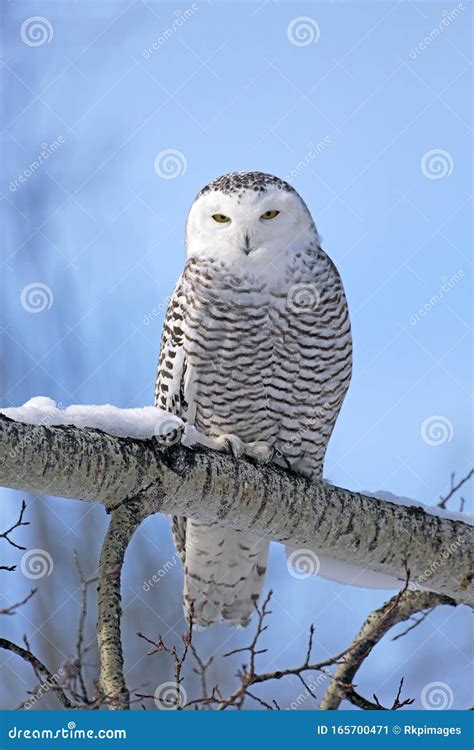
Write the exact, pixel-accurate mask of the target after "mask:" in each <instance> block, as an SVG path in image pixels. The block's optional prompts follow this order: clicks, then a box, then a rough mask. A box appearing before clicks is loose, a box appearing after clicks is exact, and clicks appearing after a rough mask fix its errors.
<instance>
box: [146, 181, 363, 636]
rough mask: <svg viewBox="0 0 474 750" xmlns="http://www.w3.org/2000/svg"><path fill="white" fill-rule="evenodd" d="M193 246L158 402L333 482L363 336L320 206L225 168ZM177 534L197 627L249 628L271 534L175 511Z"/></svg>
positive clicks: (194, 212) (206, 430)
mask: <svg viewBox="0 0 474 750" xmlns="http://www.w3.org/2000/svg"><path fill="white" fill-rule="evenodd" d="M266 214H268V215H270V214H276V216H275V217H270V216H267V215H266ZM216 215H217V216H219V217H221V218H220V219H213V216H216ZM222 217H224V219H228V220H227V221H226V222H224V221H223V220H222ZM267 218H271V219H272V220H271V221H267ZM273 218H274V219H275V220H274V221H273ZM218 221H219V223H217V222H218ZM214 224H215V226H214ZM222 225H223V226H222ZM186 249H187V261H186V265H185V268H184V271H183V274H182V276H181V278H180V280H179V281H178V283H177V285H176V288H175V291H174V294H173V297H172V299H171V302H170V305H169V308H168V312H167V316H166V322H165V326H164V331H163V338H162V344H161V354H160V361H159V367H158V376H157V383H156V403H157V405H158V406H161V407H163V408H165V409H168V410H169V411H172V412H173V413H176V414H179V415H180V416H182V417H183V418H184V419H185V420H186V421H187V422H188V423H189V424H192V425H194V426H195V427H196V428H197V430H199V432H200V433H202V434H203V435H206V436H208V437H210V438H216V439H217V440H218V441H219V440H220V443H219V444H223V437H222V436H225V435H235V436H237V437H238V438H240V440H241V441H244V443H254V442H255V441H263V442H264V443H266V444H268V445H269V446H272V448H274V449H275V450H276V454H275V458H274V460H275V461H276V462H280V463H284V464H286V465H288V464H290V465H291V466H292V468H293V469H294V470H295V471H298V472H300V473H302V474H304V475H306V476H308V477H311V476H315V477H316V476H321V474H322V469H323V461H324V454H325V451H326V447H327V443H328V440H329V437H330V435H331V432H332V429H333V427H334V423H335V420H336V417H337V415H338V412H339V410H340V407H341V404H342V401H343V399H344V396H345V393H346V391H347V388H348V385H349V380H350V375H351V354H352V344H351V334H350V322H349V315H348V309H347V303H346V299H345V295H344V290H343V286H342V282H341V280H340V277H339V274H338V272H337V270H336V268H335V266H334V264H333V263H332V261H331V260H330V259H329V258H328V256H327V255H326V254H325V253H324V251H323V250H322V249H321V247H320V244H319V237H318V234H317V231H316V228H315V226H314V224H313V221H312V219H311V216H310V214H309V211H308V209H307V208H306V206H305V204H304V203H303V201H302V199H301V198H300V197H299V196H298V194H297V193H296V192H295V191H294V189H293V188H292V187H291V186H289V185H287V184H286V183H284V182H283V181H281V180H279V179H278V178H275V177H272V176H271V175H264V174H261V173H257V172H250V173H235V174H231V175H225V176H224V177H222V178H218V179H217V180H215V181H214V182H212V183H210V184H209V185H208V186H206V188H204V189H203V190H202V191H201V193H199V195H198V196H197V198H196V200H195V202H194V204H193V207H192V209H191V212H190V216H189V219H188V223H187V229H186ZM251 450H253V451H254V454H255V455H259V451H260V450H262V449H261V448H260V447H259V446H257V447H255V448H254V449H251V448H250V449H249V451H251ZM173 531H174V535H175V541H176V544H177V546H178V549H179V550H180V553H181V556H182V559H183V562H184V565H185V589H184V598H185V604H186V606H187V607H189V604H190V602H191V601H192V602H193V604H194V612H195V619H196V622H197V624H199V625H209V624H211V623H213V622H218V621H220V620H222V619H224V620H228V621H230V622H231V623H233V624H238V625H245V624H246V623H247V622H248V620H249V618H250V615H251V613H252V611H253V603H254V601H255V600H256V599H258V596H259V594H260V592H261V590H262V586H263V581H264V573H265V568H266V558H267V553H268V541H267V540H265V539H258V538H255V537H253V536H251V535H249V534H245V533H243V532H238V531H231V530H226V529H223V528H220V527H218V526H217V525H209V526H204V525H203V524H197V523H195V522H193V521H190V520H188V519H174V523H173Z"/></svg>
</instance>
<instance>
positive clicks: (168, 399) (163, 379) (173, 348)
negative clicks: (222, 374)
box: [155, 278, 188, 563]
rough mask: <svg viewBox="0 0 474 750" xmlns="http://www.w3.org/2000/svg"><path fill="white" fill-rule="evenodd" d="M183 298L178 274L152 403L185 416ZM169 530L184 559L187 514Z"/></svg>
mask: <svg viewBox="0 0 474 750" xmlns="http://www.w3.org/2000/svg"><path fill="white" fill-rule="evenodd" d="M185 305H186V298H185V294H184V291H183V282H182V278H180V279H179V280H178V282H177V284H176V286H175V288H174V292H173V295H172V297H171V300H170V303H169V305H168V309H167V311H166V318H165V322H164V326H163V333H162V337H161V346H160V357H159V360H158V368H157V374H156V383H155V406H159V407H160V408H161V409H166V411H169V412H170V413H171V414H176V416H178V417H181V419H183V420H184V421H186V419H187V412H188V403H187V401H186V394H185V389H186V373H187V370H188V366H187V362H186V355H185V352H184V330H183V326H184V309H185ZM172 530H173V536H174V540H175V544H176V548H177V550H178V552H179V555H180V557H181V559H182V561H183V563H184V556H185V549H186V518H182V517H181V516H173V517H172Z"/></svg>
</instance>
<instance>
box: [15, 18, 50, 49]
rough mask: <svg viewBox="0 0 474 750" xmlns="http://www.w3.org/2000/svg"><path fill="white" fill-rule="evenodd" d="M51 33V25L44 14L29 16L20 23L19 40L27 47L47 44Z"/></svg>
mask: <svg viewBox="0 0 474 750" xmlns="http://www.w3.org/2000/svg"><path fill="white" fill-rule="evenodd" d="M53 35H54V30H53V25H52V23H51V21H49V20H48V19H47V18H44V16H31V17H30V18H27V19H26V21H23V23H22V24H21V29H20V36H21V40H22V42H23V43H24V44H27V45H28V47H41V45H42V44H49V43H50V42H51V40H52V38H53Z"/></svg>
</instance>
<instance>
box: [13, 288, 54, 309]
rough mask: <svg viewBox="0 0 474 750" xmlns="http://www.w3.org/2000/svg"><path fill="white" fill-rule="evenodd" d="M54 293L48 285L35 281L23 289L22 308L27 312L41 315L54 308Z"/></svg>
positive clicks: (21, 296)
mask: <svg viewBox="0 0 474 750" xmlns="http://www.w3.org/2000/svg"><path fill="white" fill-rule="evenodd" d="M53 301H54V297H53V292H52V290H51V289H50V287H49V286H48V285H47V284H43V283H42V282H41V281H34V282H33V283H32V284H28V285H27V286H25V287H23V289H22V290H21V295H20V302H21V306H22V308H23V309H24V310H26V312H29V313H41V312H44V310H50V309H51V307H52V306H53Z"/></svg>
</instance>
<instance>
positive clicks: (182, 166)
mask: <svg viewBox="0 0 474 750" xmlns="http://www.w3.org/2000/svg"><path fill="white" fill-rule="evenodd" d="M187 168H188V162H187V161H186V157H185V155H184V154H183V152H182V151H177V150H176V149H174V148H167V149H165V150H164V151H160V153H159V154H157V155H156V157H155V172H156V174H157V175H158V177H161V179H162V180H174V179H175V177H182V176H183V175H185V174H186V170H187Z"/></svg>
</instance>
